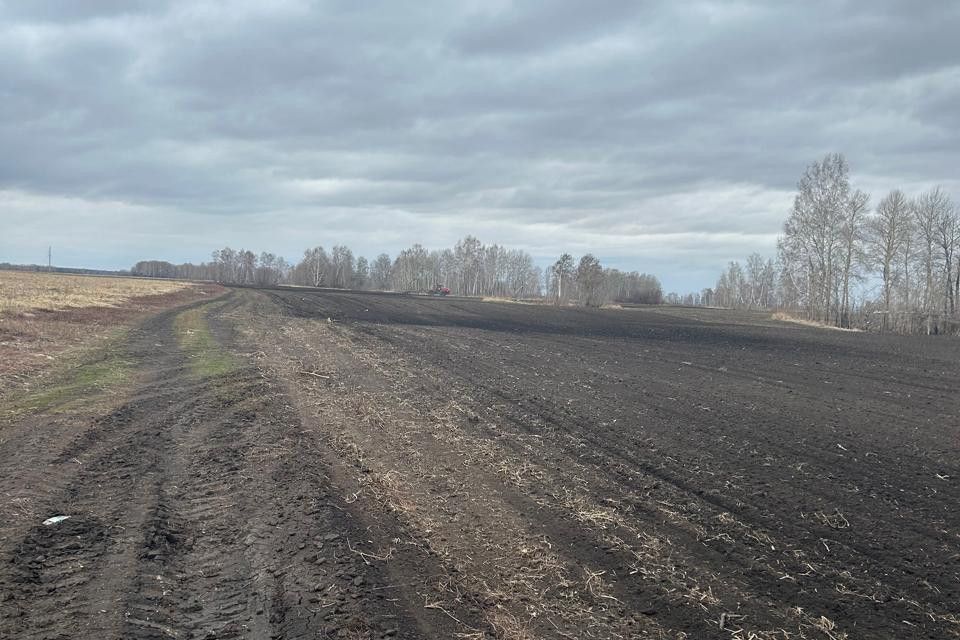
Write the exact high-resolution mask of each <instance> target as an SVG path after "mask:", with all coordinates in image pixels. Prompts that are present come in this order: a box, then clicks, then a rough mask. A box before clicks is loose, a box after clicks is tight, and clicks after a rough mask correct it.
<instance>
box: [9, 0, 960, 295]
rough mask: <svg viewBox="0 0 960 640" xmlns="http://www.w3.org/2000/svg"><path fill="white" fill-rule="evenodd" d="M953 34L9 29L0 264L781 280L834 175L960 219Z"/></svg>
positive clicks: (593, 19)
mask: <svg viewBox="0 0 960 640" xmlns="http://www.w3.org/2000/svg"><path fill="white" fill-rule="evenodd" d="M958 27H960V5H957V4H956V3H949V2H943V3H940V2H930V3H921V4H917V3H910V2H895V1H893V0H886V1H884V2H877V3H871V4H870V5H857V4H856V3H848V2H813V3H802V4H793V5H786V4H783V5H781V4H778V3H765V2H740V3H725V2H698V3H667V2H662V3H656V2H654V3H642V4H641V3H633V2H619V1H614V0H609V1H603V2H591V3H579V2H532V3H512V2H486V1H484V2H481V1H480V0H472V1H469V2H462V3H460V4H450V3H446V2H426V3H404V4H403V5H401V4H397V3H389V2H381V3H379V4H369V3H351V2H345V1H343V2H312V1H308V0H286V1H283V2H271V3H262V2H256V1H254V0H246V1H242V2H233V3H221V2H212V1H209V2H198V1H195V0H181V1H171V2H168V3H161V2H130V1H127V0H125V1H123V2H119V1H108V0H101V1H97V2H93V1H90V2H82V3H79V2H69V1H66V0H63V1H61V2H57V1H54V0H45V1H43V2H39V1H37V0H23V1H15V2H11V1H7V2H0V148H2V149H4V150H5V151H6V153H4V154H2V155H0V192H2V193H3V194H5V195H4V197H0V224H2V225H3V231H4V233H3V234H2V235H0V260H17V261H19V260H36V259H38V258H37V257H36V255H37V254H38V252H39V251H38V247H39V246H44V247H45V246H46V243H47V242H48V241H51V242H52V241H53V240H49V239H50V238H57V242H58V244H59V243H63V244H64V247H63V254H62V255H66V256H70V255H76V256H77V258H76V259H78V260H79V259H82V260H84V261H85V262H87V263H88V264H91V265H92V266H126V262H128V261H130V259H131V258H137V257H141V255H142V256H148V255H149V256H159V257H170V258H172V259H202V258H203V257H204V256H205V254H206V251H207V249H208V248H212V247H215V246H217V245H221V244H223V243H226V242H230V243H234V244H241V243H243V244H246V245H249V246H255V247H256V248H263V249H270V250H273V251H279V252H283V253H286V254H287V255H288V257H294V256H296V255H297V254H298V253H299V251H300V249H302V248H303V246H306V245H307V244H315V243H323V244H328V245H329V244H334V243H339V242H347V243H350V244H352V245H353V246H354V247H355V248H356V249H357V250H358V251H359V252H362V253H367V254H373V253H376V252H379V251H383V250H387V251H396V250H398V249H400V248H402V245H404V244H407V243H410V242H416V241H419V242H422V243H424V244H426V245H428V246H439V245H442V244H445V243H448V242H450V241H451V240H453V239H455V238H456V237H457V235H459V234H462V233H468V232H474V233H476V234H479V235H480V236H481V237H482V238H483V239H484V240H487V241H491V242H492V241H496V242H501V243H507V244H511V245H515V246H520V247H524V248H527V249H528V250H530V251H531V252H532V253H534V254H535V255H537V256H542V257H543V258H544V259H546V258H547V257H549V256H552V255H555V254H556V253H557V252H559V251H561V250H565V249H572V250H575V251H587V250H593V251H595V252H596V253H598V255H600V256H601V258H604V259H606V260H607V261H609V262H611V263H616V264H617V265H618V266H621V267H626V268H637V269H645V270H651V271H654V272H657V273H659V274H660V275H661V276H662V277H663V279H664V280H665V282H666V283H667V284H668V286H672V287H675V288H678V289H692V288H699V287H701V286H705V285H708V284H710V279H712V276H710V277H709V278H708V279H707V280H706V281H705V280H704V279H703V278H704V274H711V273H714V272H715V271H716V270H718V269H719V268H721V267H722V265H723V264H724V263H725V262H726V261H727V260H729V259H734V258H742V257H743V256H744V254H745V253H749V252H750V251H754V250H758V251H761V252H765V253H768V254H770V253H772V250H773V242H772V239H773V238H774V237H775V235H776V233H777V231H778V229H779V225H780V223H781V221H782V219H783V217H784V215H785V214H786V212H787V210H788V209H789V207H790V204H791V193H790V192H791V189H792V186H793V184H794V183H795V181H796V179H797V177H798V176H799V174H800V173H801V172H802V170H803V168H804V167H805V166H806V165H807V164H808V163H809V162H811V161H812V160H814V159H817V158H819V157H820V156H822V155H823V154H824V153H826V152H829V151H834V150H838V151H843V152H845V153H846V154H847V155H848V157H849V159H850V161H851V164H852V166H853V169H854V178H855V181H859V182H858V184H862V185H864V186H869V187H870V188H874V189H879V190H886V189H889V188H893V187H904V188H923V187H925V186H927V185H931V184H936V183H940V184H943V185H944V186H945V187H946V188H947V189H948V190H952V192H953V193H954V195H957V194H958V180H957V178H956V175H955V170H954V167H955V166H957V164H958V162H957V160H958V152H957V149H958V148H960V147H958V143H960V127H958V125H960V120H958V115H957V114H958V113H960V110H958V109H957V108H956V105H957V100H958V98H960V46H958V45H957V44H956V34H957V33H958V32H960V29H958ZM874 195H875V199H878V198H879V197H880V195H882V194H881V193H875V194H874ZM14 225H15V226H16V228H15V229H14V228H13V227H14ZM75 227H76V228H79V227H83V228H85V229H89V228H93V229H100V231H98V232H97V233H93V234H91V233H88V232H87V231H83V232H73V233H64V229H65V228H70V229H73V228H75ZM81 240H82V242H83V245H82V246H81V245H80V242H81ZM71 251H74V252H75V253H74V254H71V253H70V252H71Z"/></svg>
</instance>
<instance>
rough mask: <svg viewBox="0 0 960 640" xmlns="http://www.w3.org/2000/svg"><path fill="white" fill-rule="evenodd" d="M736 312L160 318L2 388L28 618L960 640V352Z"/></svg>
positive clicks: (342, 296)
mask: <svg viewBox="0 0 960 640" xmlns="http://www.w3.org/2000/svg"><path fill="white" fill-rule="evenodd" d="M707 320H712V321H704V319H701V320H694V319H691V318H685V317H683V316H682V314H681V315H680V316H677V315H667V314H664V313H658V312H656V311H648V310H624V311H585V310H575V309H563V310H558V309H552V308H539V307H531V306H526V305H514V304H490V303H481V302H477V301H468V300H458V299H447V300H443V299H427V298H417V297H402V296H390V295H375V294H347V293H328V292H313V291H300V290H272V291H267V290H264V291H260V290H235V291H232V292H231V293H229V294H228V295H227V296H225V297H222V298H219V299H217V300H215V301H212V302H208V303H199V304H194V305H191V306H188V307H183V308H179V309H176V310H173V311H169V312H164V313H162V314H159V315H157V316H155V317H153V318H151V319H150V320H149V321H147V322H146V323H144V324H142V325H140V326H138V327H137V328H136V329H135V330H134V331H132V332H130V333H129V335H127V336H126V337H125V338H123V339H120V340H118V341H116V343H115V344H112V345H111V346H110V347H109V348H105V349H103V350H101V351H98V352H97V353H96V354H93V355H91V356H90V357H89V358H88V359H87V361H85V362H84V363H82V365H80V366H78V367H76V368H74V369H72V370H70V371H67V372H64V373H63V375H62V377H61V378H60V379H59V380H54V381H51V384H50V386H49V387H48V388H45V389H42V390H35V391H33V392H31V393H30V394H27V395H20V396H5V397H3V398H2V399H0V500H2V501H0V638H244V637H246V638H325V637H330V638H390V637H398V638H457V637H462V638H485V637H486V638H495V637H500V638H517V639H522V638H687V639H689V640H692V639H695V638H737V639H747V638H757V639H770V638H777V639H784V640H786V639H789V638H825V639H834V640H838V639H840V638H845V637H846V638H851V639H852V638H898V639H899V638H931V639H932V638H950V637H960V605H958V602H960V515H958V510H957V509H956V505H957V504H958V498H960V488H958V487H960V485H958V481H960V463H958V461H957V460H958V458H957V454H958V450H960V436H958V433H960V425H958V419H957V416H958V415H960V400H958V399H957V398H956V394H955V388H956V385H957V381H958V379H960V378H958V374H960V364H958V363H960V347H958V346H957V344H956V343H955V342H954V341H951V340H949V339H908V338H889V337H878V336H867V335H861V334H849V333H841V332H829V331H819V330H814V329H808V328H801V327H791V326H786V325H776V324H775V323H770V324H769V325H766V326H763V325H756V324H750V323H748V322H745V321H740V320H739V319H738V318H736V317H734V316H729V315H722V314H718V315H716V316H715V317H710V318H707ZM58 515H68V516H70V518H69V519H66V520H63V521H61V522H59V523H56V524H48V525H45V524H43V523H44V521H45V520H46V519H47V518H50V517H52V516H58Z"/></svg>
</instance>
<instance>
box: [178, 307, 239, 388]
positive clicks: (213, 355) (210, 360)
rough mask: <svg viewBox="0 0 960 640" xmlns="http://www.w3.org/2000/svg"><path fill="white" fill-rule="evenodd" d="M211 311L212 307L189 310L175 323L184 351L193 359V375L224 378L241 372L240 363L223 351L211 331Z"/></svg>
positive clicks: (179, 316)
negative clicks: (223, 376) (208, 319)
mask: <svg viewBox="0 0 960 640" xmlns="http://www.w3.org/2000/svg"><path fill="white" fill-rule="evenodd" d="M210 310H211V305H204V306H202V307H196V308H194V309H188V310H187V311H184V312H183V313H180V314H179V315H177V318H176V320H175V321H174V329H175V330H176V333H177V340H178V342H179V343H180V348H181V349H183V351H184V353H185V354H186V355H187V358H189V360H190V368H191V369H192V370H193V373H194V374H195V375H197V376H199V377H201V378H211V377H215V376H221V375H224V374H227V373H230V372H231V371H234V370H235V369H236V368H237V361H236V360H235V359H234V358H233V356H231V355H230V354H229V353H227V352H226V351H224V350H223V347H222V346H221V345H220V343H219V342H217V339H216V338H215V337H214V335H213V333H211V331H210V324H209V323H208V322H207V313H209V311H210Z"/></svg>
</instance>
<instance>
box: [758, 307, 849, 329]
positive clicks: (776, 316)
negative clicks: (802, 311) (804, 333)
mask: <svg viewBox="0 0 960 640" xmlns="http://www.w3.org/2000/svg"><path fill="white" fill-rule="evenodd" d="M770 319H772V320H779V321H780V322H792V323H793V324H802V325H803V326H805V327H817V328H819V329H832V330H833V331H860V330H859V329H846V328H844V327H835V326H833V325H832V324H825V323H823V322H817V321H815V320H804V319H803V318H795V317H793V316H791V315H790V314H787V313H784V312H783V311H777V312H775V313H773V314H772V315H771V316H770Z"/></svg>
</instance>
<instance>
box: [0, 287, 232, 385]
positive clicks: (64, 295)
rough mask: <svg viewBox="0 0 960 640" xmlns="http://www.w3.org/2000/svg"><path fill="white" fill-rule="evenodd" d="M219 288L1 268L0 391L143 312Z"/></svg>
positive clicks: (92, 343) (94, 342)
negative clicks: (2, 269) (4, 269)
mask: <svg viewBox="0 0 960 640" xmlns="http://www.w3.org/2000/svg"><path fill="white" fill-rule="evenodd" d="M220 291H221V289H220V288H219V287H217V286H215V285H197V284H194V283H188V282H176V281H166V280H144V279H139V278H113V277H102V276H84V275H67V274H60V273H36V272H21V271H0V394H2V393H4V392H5V391H7V390H9V389H10V388H16V387H22V386H24V385H29V384H31V383H32V381H35V380H37V377H38V376H39V375H41V374H43V372H44V371H46V370H48V369H49V368H50V366H51V365H53V364H55V363H56V362H57V361H62V360H63V359H64V357H66V356H67V355H68V354H69V353H72V352H75V351H77V350H83V349H87V348H90V347H93V346H96V345H99V344H101V343H103V341H104V340H107V339H109V338H110V337H111V336H115V335H116V334H117V333H118V331H120V330H122V329H124V328H125V327H128V326H130V325H131V324H132V323H134V322H136V321H138V320H139V319H141V318H143V317H144V316H145V315H148V314H150V313H155V312H156V311H158V310H162V309H166V308H168V307H170V306H175V305H179V304H184V303H186V302H189V301H191V300H196V299H198V298H204V297H210V296H212V295H215V294H217V293H219V292H220Z"/></svg>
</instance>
